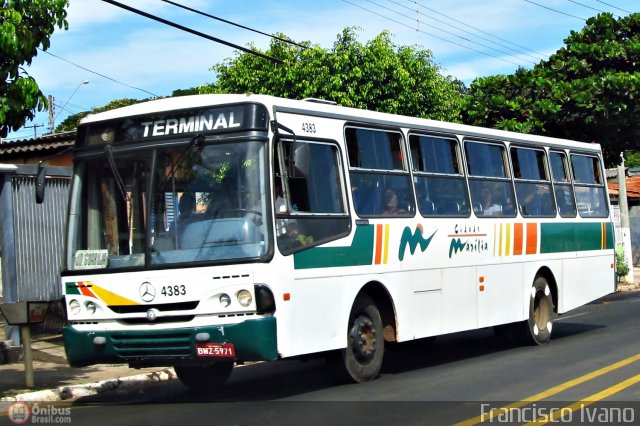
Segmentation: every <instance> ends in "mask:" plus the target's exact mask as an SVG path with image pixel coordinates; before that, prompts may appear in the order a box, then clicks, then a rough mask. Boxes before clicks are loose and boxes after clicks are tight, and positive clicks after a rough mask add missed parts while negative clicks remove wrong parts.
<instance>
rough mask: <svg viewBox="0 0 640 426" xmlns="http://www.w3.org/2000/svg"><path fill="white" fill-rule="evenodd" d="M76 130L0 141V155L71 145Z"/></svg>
mask: <svg viewBox="0 0 640 426" xmlns="http://www.w3.org/2000/svg"><path fill="white" fill-rule="evenodd" d="M75 139H76V131H75V130H72V131H70V132H62V133H54V134H50V135H45V136H41V137H39V138H33V139H20V140H17V141H11V142H6V141H5V142H2V143H0V156H2V155H3V154H17V153H23V152H36V151H39V152H41V151H48V150H54V149H56V148H63V147H67V146H73V143H74V142H75Z"/></svg>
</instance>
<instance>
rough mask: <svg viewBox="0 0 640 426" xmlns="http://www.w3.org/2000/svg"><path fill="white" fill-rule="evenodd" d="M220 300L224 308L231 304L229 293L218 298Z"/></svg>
mask: <svg viewBox="0 0 640 426" xmlns="http://www.w3.org/2000/svg"><path fill="white" fill-rule="evenodd" d="M218 301H220V304H221V305H222V307H223V308H226V307H227V306H229V305H230V304H231V297H229V295H228V294H226V293H223V294H221V295H220V297H219V298H218Z"/></svg>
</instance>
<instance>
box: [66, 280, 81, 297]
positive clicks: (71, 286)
mask: <svg viewBox="0 0 640 426" xmlns="http://www.w3.org/2000/svg"><path fill="white" fill-rule="evenodd" d="M64 285H65V287H66V288H67V289H66V292H65V294H69V295H71V294H80V289H79V288H78V286H77V285H76V283H74V282H70V283H64Z"/></svg>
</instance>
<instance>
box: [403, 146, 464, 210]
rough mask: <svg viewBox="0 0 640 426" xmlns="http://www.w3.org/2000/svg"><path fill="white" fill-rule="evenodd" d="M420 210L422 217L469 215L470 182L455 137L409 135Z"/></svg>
mask: <svg viewBox="0 0 640 426" xmlns="http://www.w3.org/2000/svg"><path fill="white" fill-rule="evenodd" d="M409 146H410V151H411V165H412V167H413V174H414V186H415V191H416V197H417V200H418V209H419V211H420V214H421V215H422V216H425V217H426V216H461V217H466V216H468V215H469V203H468V195H467V185H466V183H465V180H464V176H463V175H462V172H461V168H460V156H459V153H460V151H459V149H458V142H457V140H456V139H455V138H453V137H444V136H435V135H433V136H432V135H421V134H410V135H409Z"/></svg>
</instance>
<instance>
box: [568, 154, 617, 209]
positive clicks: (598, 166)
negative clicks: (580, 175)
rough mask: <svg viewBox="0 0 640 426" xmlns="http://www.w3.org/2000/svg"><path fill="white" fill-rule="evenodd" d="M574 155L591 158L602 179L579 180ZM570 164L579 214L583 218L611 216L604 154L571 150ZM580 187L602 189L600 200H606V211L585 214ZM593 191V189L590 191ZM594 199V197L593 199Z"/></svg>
mask: <svg viewBox="0 0 640 426" xmlns="http://www.w3.org/2000/svg"><path fill="white" fill-rule="evenodd" d="M574 157H585V158H590V159H591V160H592V164H593V165H595V166H596V169H595V170H594V172H596V173H597V175H598V176H599V179H600V183H586V182H578V180H577V179H576V171H575V166H574V163H573V158H574ZM569 164H570V167H571V178H572V181H573V186H574V193H575V199H576V209H577V211H578V214H579V215H580V217H582V218H600V219H602V218H607V217H609V214H610V208H609V198H608V195H607V185H606V178H605V176H604V174H603V170H604V167H603V164H602V156H601V155H598V154H594V153H586V152H583V151H570V152H569ZM579 188H592V189H595V190H600V192H601V194H602V197H601V199H600V201H602V202H604V205H603V207H604V212H601V213H599V214H598V212H597V211H594V212H595V214H583V213H584V212H583V211H581V210H580V202H579V198H580V197H579V195H578V194H579V192H580V191H579V190H578V189H579ZM589 192H591V191H589ZM591 201H593V199H592V200H591Z"/></svg>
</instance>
